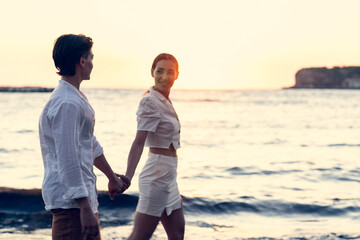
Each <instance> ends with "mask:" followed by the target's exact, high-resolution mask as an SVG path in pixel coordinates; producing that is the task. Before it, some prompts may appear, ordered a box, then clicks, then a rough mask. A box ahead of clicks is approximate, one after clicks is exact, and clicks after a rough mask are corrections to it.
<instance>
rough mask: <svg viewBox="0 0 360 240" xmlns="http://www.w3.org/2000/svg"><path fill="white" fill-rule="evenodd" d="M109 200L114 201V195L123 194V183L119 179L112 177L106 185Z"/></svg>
mask: <svg viewBox="0 0 360 240" xmlns="http://www.w3.org/2000/svg"><path fill="white" fill-rule="evenodd" d="M108 189H109V195H110V199H111V200H114V197H115V195H116V194H121V193H123V192H124V183H123V181H122V180H121V179H120V178H117V177H114V178H112V179H111V180H109V183H108Z"/></svg>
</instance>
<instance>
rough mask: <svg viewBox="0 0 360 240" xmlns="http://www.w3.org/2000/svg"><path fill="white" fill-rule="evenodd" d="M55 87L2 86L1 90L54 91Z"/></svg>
mask: <svg viewBox="0 0 360 240" xmlns="http://www.w3.org/2000/svg"><path fill="white" fill-rule="evenodd" d="M53 90H54V88H46V87H0V92H22V93H24V92H28V93H32V92H52V91H53Z"/></svg>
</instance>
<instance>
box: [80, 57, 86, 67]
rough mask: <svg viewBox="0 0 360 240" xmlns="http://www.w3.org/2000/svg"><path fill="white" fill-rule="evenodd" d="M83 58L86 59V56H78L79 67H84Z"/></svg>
mask: <svg viewBox="0 0 360 240" xmlns="http://www.w3.org/2000/svg"><path fill="white" fill-rule="evenodd" d="M85 60H86V57H85V56H82V57H80V61H79V65H80V66H81V67H84V66H85Z"/></svg>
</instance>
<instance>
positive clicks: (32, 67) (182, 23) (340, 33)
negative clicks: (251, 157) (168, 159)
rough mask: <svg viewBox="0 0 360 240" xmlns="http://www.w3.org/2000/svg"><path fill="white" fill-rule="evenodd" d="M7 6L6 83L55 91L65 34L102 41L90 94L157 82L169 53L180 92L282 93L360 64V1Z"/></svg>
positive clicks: (41, 1)
mask: <svg viewBox="0 0 360 240" xmlns="http://www.w3.org/2000/svg"><path fill="white" fill-rule="evenodd" d="M2 5H3V6H2V8H1V10H0V13H1V14H0V22H1V27H2V39H1V44H0V50H1V52H2V58H1V59H0V66H1V68H0V75H1V76H2V77H1V79H0V85H15V86H19V85H42V86H55V85H56V84H57V81H56V80H57V79H58V77H57V75H56V74H55V71H56V70H55V68H54V66H53V63H52V59H51V51H52V44H53V42H54V40H55V39H56V38H57V37H58V36H59V35H61V34H64V33H84V34H86V35H88V36H90V37H92V38H93V40H94V49H93V52H94V54H95V59H94V64H95V65H94V70H93V74H92V76H91V80H90V81H89V82H86V83H85V84H84V86H86V87H105V88H146V87H148V86H149V85H151V84H152V81H153V80H152V78H151V76H150V66H151V63H152V60H153V58H154V57H155V56H156V55H157V54H159V53H161V52H168V53H171V54H173V55H174V56H176V57H177V59H178V61H179V64H180V75H179V79H178V80H177V82H176V83H175V87H176V88H185V89H234V88H236V89H278V88H281V87H287V86H291V85H293V84H294V75H295V73H296V71H297V70H299V69H300V68H302V67H309V66H315V67H318V66H328V65H340V66H344V65H358V53H357V52H356V51H354V49H357V45H358V41H359V39H360V34H359V33H358V32H356V31H355V30H354V29H356V28H357V25H356V24H357V22H358V21H357V12H356V11H357V9H358V8H359V7H360V2H358V1H346V2H344V3H341V4H339V2H337V1H324V0H319V1H315V2H314V1H310V0H304V1H303V0H302V1H300V0H295V1H287V0H276V1H266V0H259V1H241V0H230V1H225V2H223V3H219V2H212V1H203V0H200V1H190V0H185V1H181V2H178V3H176V4H175V3H173V2H170V1H162V0H156V1H140V2H139V1H137V2H131V1H130V2H129V1H126V2H124V1H120V2H119V1H114V0H109V1H105V2H100V1H95V0H92V1H85V0H80V1H76V2H74V1H70V0H65V1H63V4H61V5H58V4H56V5H55V3H52V2H51V1H45V0H35V1H25V0H14V1H10V2H9V1H8V2H6V4H2ZM18 6H22V7H21V8H19V7H18ZM324 10H326V11H324ZM59 13H63V14H59ZM65 13H66V14H65ZM304 16H306V17H304ZM334 16H337V17H336V18H334Z"/></svg>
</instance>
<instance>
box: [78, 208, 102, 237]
mask: <svg viewBox="0 0 360 240" xmlns="http://www.w3.org/2000/svg"><path fill="white" fill-rule="evenodd" d="M80 221H81V232H82V233H86V234H87V235H90V236H96V235H98V234H99V223H98V220H97V218H96V216H95V214H94V213H93V212H92V210H91V209H86V210H84V209H80Z"/></svg>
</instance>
